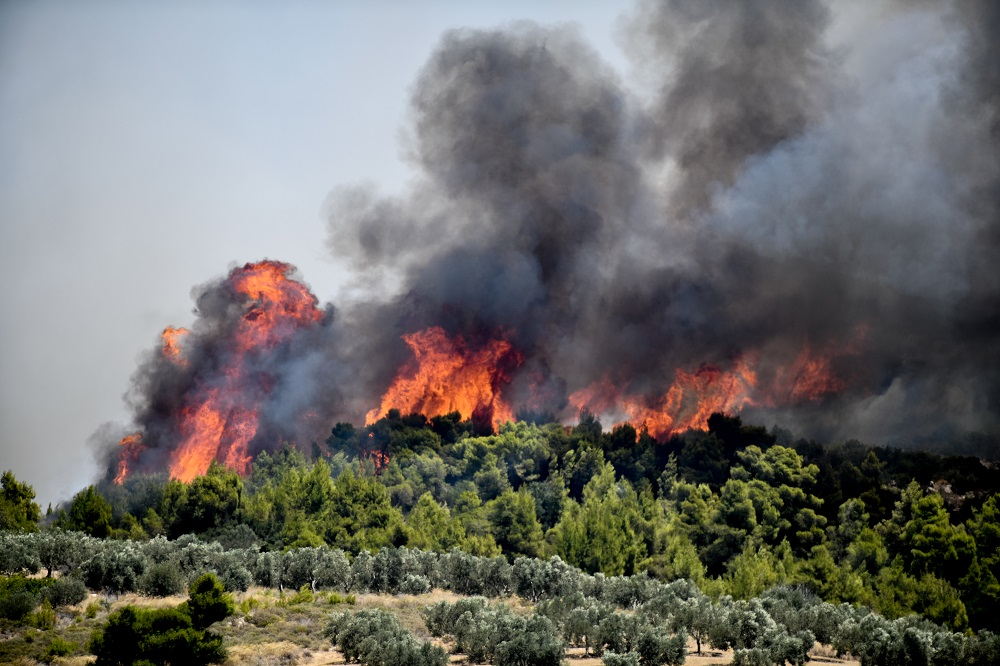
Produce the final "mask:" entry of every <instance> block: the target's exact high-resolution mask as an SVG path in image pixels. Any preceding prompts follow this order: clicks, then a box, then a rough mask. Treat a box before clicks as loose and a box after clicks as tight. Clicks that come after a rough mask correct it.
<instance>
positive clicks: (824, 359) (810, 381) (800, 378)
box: [776, 344, 846, 402]
mask: <svg viewBox="0 0 1000 666" xmlns="http://www.w3.org/2000/svg"><path fill="white" fill-rule="evenodd" d="M831 364H832V359H831V358H830V356H828V355H819V356H816V355H813V354H812V351H811V350H810V348H809V345H808V344H807V345H805V346H804V347H803V348H802V351H801V353H799V356H798V358H796V359H795V362H794V363H793V364H792V365H791V367H789V368H787V369H783V371H779V373H778V377H777V378H776V379H777V381H778V383H779V385H781V384H783V385H785V386H787V387H788V397H789V399H790V400H791V401H792V402H802V401H805V400H809V401H812V402H815V401H817V400H820V399H821V398H822V397H823V396H825V395H827V394H830V393H836V392H837V391H840V390H842V389H843V388H844V387H845V386H846V384H845V383H844V381H843V380H841V379H839V378H838V377H836V376H835V375H834V374H833V368H832V367H831Z"/></svg>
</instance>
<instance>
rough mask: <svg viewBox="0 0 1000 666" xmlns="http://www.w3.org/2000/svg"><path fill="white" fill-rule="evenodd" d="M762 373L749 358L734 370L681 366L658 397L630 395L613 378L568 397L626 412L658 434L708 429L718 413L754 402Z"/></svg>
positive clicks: (578, 405)
mask: <svg viewBox="0 0 1000 666" xmlns="http://www.w3.org/2000/svg"><path fill="white" fill-rule="evenodd" d="M756 385H757V374H756V373H755V372H754V370H753V369H752V368H751V367H750V364H749V363H748V362H747V361H745V360H742V359H741V360H739V361H737V362H736V363H735V364H734V366H733V368H732V369H731V370H721V369H719V368H717V367H715V366H710V365H703V366H702V367H700V368H698V369H697V370H695V371H694V372H688V371H685V370H680V369H678V370H677V371H676V373H675V377H674V381H673V383H672V384H671V385H670V387H669V388H668V389H667V391H666V392H665V393H664V394H663V395H662V396H659V397H657V398H655V399H653V400H648V399H645V398H643V397H636V396H630V395H626V394H625V393H624V391H622V390H621V389H620V388H618V387H617V386H616V385H615V384H614V383H613V382H611V381H610V380H609V379H608V378H604V379H602V380H601V381H600V382H597V383H595V384H592V385H590V386H588V387H586V388H584V389H581V390H579V391H577V392H575V393H573V394H572V395H570V397H569V401H570V404H571V405H572V406H573V407H574V408H575V409H576V410H581V409H587V410H589V411H591V412H594V413H598V414H599V413H602V412H608V411H610V410H614V411H618V412H624V415H625V416H626V419H625V420H627V421H629V422H630V423H632V424H634V425H636V426H639V427H643V428H646V429H647V430H648V431H649V434H651V435H652V436H653V437H666V436H669V435H670V434H671V433H675V432H682V431H684V430H691V429H698V430H705V429H707V427H708V425H707V424H708V417H709V416H711V415H712V414H713V413H715V412H733V411H736V410H739V409H741V408H743V407H744V406H745V405H747V404H750V403H751V402H752V400H751V393H752V392H753V390H754V388H755V387H756Z"/></svg>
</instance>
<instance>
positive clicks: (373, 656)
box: [324, 609, 448, 666]
mask: <svg viewBox="0 0 1000 666" xmlns="http://www.w3.org/2000/svg"><path fill="white" fill-rule="evenodd" d="M324 635H325V636H326V637H327V638H329V639H330V640H331V641H332V642H334V643H336V644H337V647H339V648H340V651H341V652H343V653H344V658H345V659H346V660H347V661H348V662H351V661H357V662H358V663H360V664H364V665H365V666H396V665H399V664H405V665H406V666H445V665H446V664H447V663H448V655H447V653H445V651H444V650H443V649H441V648H440V647H437V646H435V645H432V644H431V643H429V642H426V641H418V640H417V639H416V638H414V637H413V635H412V634H410V632H408V631H406V630H405V629H403V627H402V626H401V625H400V624H399V620H398V619H397V618H396V616H395V615H392V614H390V613H387V612H386V611H383V610H379V609H371V610H363V611H359V612H357V613H353V614H352V613H343V614H339V615H336V616H334V618H333V619H332V620H331V621H330V624H329V625H327V628H326V630H325V631H324Z"/></svg>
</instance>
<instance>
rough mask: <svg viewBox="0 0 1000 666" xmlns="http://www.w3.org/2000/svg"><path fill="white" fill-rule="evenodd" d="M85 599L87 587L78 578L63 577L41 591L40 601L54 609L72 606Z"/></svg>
mask: <svg viewBox="0 0 1000 666" xmlns="http://www.w3.org/2000/svg"><path fill="white" fill-rule="evenodd" d="M86 598H87V586H86V585H84V584H83V581H82V580H80V579H79V578H73V577H70V576H63V577H62V578H59V579H57V580H56V581H55V582H53V583H52V584H51V585H49V586H48V587H46V588H45V589H43V590H42V599H44V600H46V601H48V602H49V603H51V604H52V605H53V606H54V607H56V608H59V607H60V606H73V605H76V604H78V603H80V602H81V601H83V600H84V599H86Z"/></svg>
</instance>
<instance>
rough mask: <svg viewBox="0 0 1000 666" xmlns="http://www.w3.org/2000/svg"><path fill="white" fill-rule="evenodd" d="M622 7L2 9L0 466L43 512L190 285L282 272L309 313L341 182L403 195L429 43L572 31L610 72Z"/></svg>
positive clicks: (70, 479)
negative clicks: (406, 139) (295, 281)
mask: <svg viewBox="0 0 1000 666" xmlns="http://www.w3.org/2000/svg"><path fill="white" fill-rule="evenodd" d="M628 6H629V3H626V2H619V1H617V0H616V1H608V0H602V1H600V2H598V1H594V2H527V1H524V2H511V1H506V2H490V3H484V2H476V3H468V2H458V1H457V0H456V1H454V2H433V3H431V2H421V3H404V2H365V3H360V2H357V3H355V2H318V1H317V2H282V3H271V2H267V3H265V2H211V3H202V2H190V3H185V2H170V3H167V2H162V3H132V2H88V3H76V2H40V1H36V0H32V1H31V2H5V3H3V4H2V5H0V225H2V226H0V231H2V236H0V285H2V286H0V289H2V296H0V298H2V308H0V343H2V344H0V470H2V469H13V470H14V473H15V475H16V476H17V477H18V478H19V479H22V480H25V481H27V482H29V483H31V484H32V485H33V486H34V487H35V489H36V491H37V493H38V500H39V501H40V502H41V503H42V505H43V508H44V506H45V504H46V503H48V502H53V503H54V502H56V501H58V500H61V499H66V498H69V497H70V496H72V494H73V493H75V492H76V491H78V490H79V489H80V488H81V487H83V486H84V485H86V484H87V483H89V482H91V481H92V480H93V478H94V476H95V474H96V466H95V464H94V460H93V453H92V451H91V450H90V449H89V448H88V447H87V445H86V441H87V439H88V437H90V435H91V434H92V433H93V432H94V431H95V430H96V429H97V428H98V427H99V426H100V425H101V424H102V423H105V422H109V421H117V422H127V420H128V414H127V412H126V410H125V406H124V403H123V401H122V395H123V393H124V392H125V391H126V389H127V388H128V385H129V377H130V375H131V373H132V372H133V371H134V369H135V367H136V362H137V359H138V358H139V357H140V356H141V354H142V353H143V352H144V351H146V350H149V349H151V348H152V347H154V346H155V345H156V341H157V339H158V335H159V333H160V331H161V330H162V329H163V328H164V326H166V325H168V324H173V325H184V324H187V323H189V322H190V321H191V319H192V316H191V308H192V306H193V303H192V301H191V298H190V292H191V289H192V287H194V286H196V285H198V284H201V283H204V282H206V281H208V280H210V279H212V278H215V277H218V276H220V275H222V274H224V273H225V272H226V271H227V269H228V268H229V267H230V266H231V265H233V264H234V263H240V264H242V263H244V262H247V261H254V260H259V259H261V258H264V257H268V258H274V259H280V260H282V261H287V262H290V263H293V264H295V265H296V266H298V267H299V269H300V271H301V274H302V276H303V278H304V279H305V281H306V282H307V283H308V284H309V285H310V286H311V287H312V289H313V291H314V292H315V293H316V295H317V296H318V297H319V298H320V300H321V301H324V302H325V301H330V300H333V301H335V300H336V297H337V292H338V290H339V289H340V288H341V286H342V285H343V284H344V281H345V274H344V273H343V271H342V270H340V268H339V267H338V266H337V265H336V264H335V263H334V262H333V261H332V260H331V259H330V258H329V255H328V252H327V250H326V249H325V247H324V234H325V225H324V222H323V220H322V219H321V213H320V211H321V207H322V205H323V201H324V198H325V197H326V195H327V193H328V192H329V191H330V190H331V189H333V188H334V187H336V186H338V185H344V184H352V183H357V182H363V181H367V182H373V183H376V184H377V185H379V186H380V187H381V188H382V189H383V190H386V191H390V192H391V191H393V190H396V189H398V188H399V187H400V186H401V185H402V184H403V183H404V182H405V181H406V179H407V177H408V170H407V167H406V165H405V164H404V162H403V161H402V160H401V159H400V138H401V132H402V131H403V130H404V129H405V125H406V117H407V101H408V95H409V90H410V86H411V85H412V83H413V81H414V78H415V75H416V73H417V72H418V71H419V69H420V68H421V66H422V65H423V63H424V61H425V60H426V58H427V56H428V55H429V54H430V52H431V50H432V48H433V47H434V45H435V44H436V43H437V41H438V39H439V37H440V35H441V33H442V32H443V31H445V30H447V29H449V28H453V27H463V26H468V27H495V26H502V25H503V24H505V23H509V22H511V21H514V20H521V19H526V20H532V21H537V22H539V23H542V24H553V23H576V24H578V25H579V29H580V31H581V33H582V34H583V36H584V38H585V39H586V40H587V41H588V42H589V43H590V44H591V45H592V46H594V47H595V48H597V49H598V50H599V51H601V53H602V55H603V57H604V58H605V60H607V61H608V62H610V63H611V64H612V65H613V66H615V67H616V68H618V69H619V70H620V71H623V72H624V70H625V64H624V63H625V59H624V56H623V55H622V53H621V51H620V50H619V49H618V47H617V46H616V44H615V33H616V30H615V25H616V21H617V19H618V17H619V16H620V15H621V14H622V13H623V12H624V11H625V10H627V9H628Z"/></svg>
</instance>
